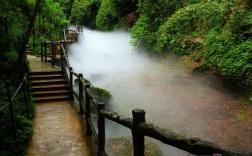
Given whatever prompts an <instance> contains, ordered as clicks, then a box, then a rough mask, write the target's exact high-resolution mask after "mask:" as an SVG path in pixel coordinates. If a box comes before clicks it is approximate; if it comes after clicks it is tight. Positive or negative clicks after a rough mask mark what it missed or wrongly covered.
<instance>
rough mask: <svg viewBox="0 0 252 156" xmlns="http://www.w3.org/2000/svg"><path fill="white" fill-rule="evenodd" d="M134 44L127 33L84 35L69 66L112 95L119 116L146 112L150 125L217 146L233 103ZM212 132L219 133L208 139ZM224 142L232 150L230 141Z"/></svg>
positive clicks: (74, 47)
mask: <svg viewBox="0 0 252 156" xmlns="http://www.w3.org/2000/svg"><path fill="white" fill-rule="evenodd" d="M130 40H131V39H130V35H129V34H128V33H127V32H123V31H116V32H109V33H104V32H98V31H91V30H88V29H84V32H83V34H82V36H81V38H80V40H79V42H78V43H75V44H73V45H71V46H70V53H69V60H70V64H71V66H72V67H73V69H74V70H75V72H78V73H83V75H84V77H85V78H86V79H89V80H90V81H91V83H92V84H93V85H94V86H98V87H102V88H105V89H107V90H108V91H110V92H111V94H112V96H113V99H114V101H113V103H114V109H115V111H117V112H119V114H123V115H126V116H130V117H131V110H132V109H135V108H142V109H144V110H145V111H146V112H147V113H146V118H147V122H153V123H155V124H156V125H158V126H160V127H163V128H166V129H169V130H172V131H175V132H177V133H180V134H185V135H188V136H190V137H199V138H202V139H207V140H210V141H217V142H218V140H219V139H220V138H221V137H222V134H221V133H219V131H221V128H220V127H222V126H223V124H222V121H223V120H221V119H225V118H226V117H227V116H228V112H227V111H226V110H225V109H226V106H227V105H229V104H230V103H232V102H233V101H232V100H233V99H234V98H233V96H232V95H230V94H229V93H227V92H225V91H223V90H221V89H219V87H216V86H215V85H212V82H211V81H210V80H209V79H208V78H206V77H193V76H191V75H188V74H184V73H183V72H181V71H180V70H178V69H177V68H175V67H171V65H170V62H174V61H172V60H166V61H163V62H161V63H160V62H157V61H153V60H152V59H150V58H148V57H147V56H146V55H144V53H142V52H140V51H135V50H134V48H133V47H132V46H131V45H130ZM173 65H174V64H173ZM223 101H225V104H224V103H223ZM213 127H216V128H215V129H216V131H215V132H213V134H209V133H210V131H213V129H214V128H213ZM222 128H224V127H222ZM218 129H219V130H218ZM237 129H239V128H237ZM225 133H226V135H229V133H230V135H231V133H232V132H231V131H230V132H229V131H226V132H225ZM214 136H218V139H216V138H215V137H214ZM224 139H226V140H224ZM224 139H223V142H226V144H229V142H230V140H229V137H226V138H224Z"/></svg>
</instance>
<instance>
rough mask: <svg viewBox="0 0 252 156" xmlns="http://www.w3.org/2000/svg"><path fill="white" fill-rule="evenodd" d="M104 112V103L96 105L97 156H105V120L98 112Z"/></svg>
mask: <svg viewBox="0 0 252 156" xmlns="http://www.w3.org/2000/svg"><path fill="white" fill-rule="evenodd" d="M101 110H105V104H104V103H98V121H97V127H98V151H97V154H98V155H99V156H103V155H106V153H105V118H104V117H103V116H102V115H101V113H100V111H101Z"/></svg>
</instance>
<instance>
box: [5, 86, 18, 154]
mask: <svg viewBox="0 0 252 156" xmlns="http://www.w3.org/2000/svg"><path fill="white" fill-rule="evenodd" d="M6 87H7V94H8V100H9V103H10V104H9V106H10V117H11V124H12V127H13V131H12V132H13V138H14V141H15V147H16V149H17V147H18V144H17V134H16V125H15V121H14V113H13V107H12V101H11V95H10V86H9V83H6Z"/></svg>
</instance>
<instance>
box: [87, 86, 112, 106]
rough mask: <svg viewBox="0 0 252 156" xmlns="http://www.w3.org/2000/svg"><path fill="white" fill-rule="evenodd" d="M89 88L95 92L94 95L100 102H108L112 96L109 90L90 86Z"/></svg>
mask: <svg viewBox="0 0 252 156" xmlns="http://www.w3.org/2000/svg"><path fill="white" fill-rule="evenodd" d="M91 89H92V92H93V93H94V94H95V96H96V97H97V98H98V99H97V100H98V101H100V102H105V103H109V101H110V100H111V98H112V95H111V94H110V92H109V91H107V90H106V89H104V88H100V87H92V88H91Z"/></svg>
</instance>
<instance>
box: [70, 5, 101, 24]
mask: <svg viewBox="0 0 252 156" xmlns="http://www.w3.org/2000/svg"><path fill="white" fill-rule="evenodd" d="M100 5H101V0H75V1H74V4H73V9H72V13H71V21H72V22H74V23H77V24H81V25H83V24H84V25H86V26H88V27H91V28H95V27H96V25H95V18H96V15H97V12H98V9H99V7H100Z"/></svg>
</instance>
